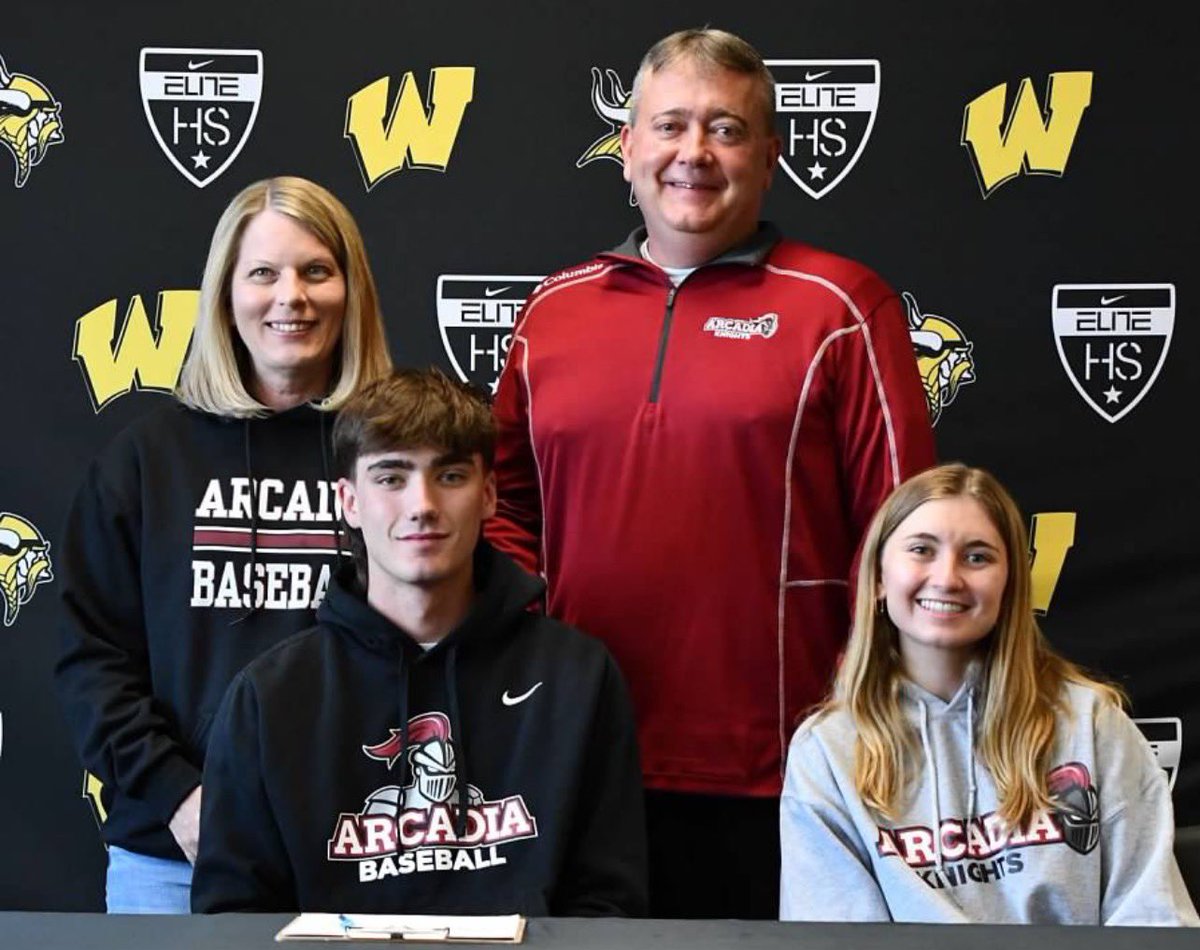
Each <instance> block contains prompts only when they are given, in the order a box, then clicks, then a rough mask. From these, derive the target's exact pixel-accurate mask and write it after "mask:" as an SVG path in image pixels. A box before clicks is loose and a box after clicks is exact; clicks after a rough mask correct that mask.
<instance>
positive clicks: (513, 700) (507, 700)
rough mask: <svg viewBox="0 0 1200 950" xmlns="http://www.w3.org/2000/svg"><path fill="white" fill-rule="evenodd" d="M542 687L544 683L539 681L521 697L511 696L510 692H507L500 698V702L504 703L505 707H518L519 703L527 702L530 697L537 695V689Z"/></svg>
mask: <svg viewBox="0 0 1200 950" xmlns="http://www.w3.org/2000/svg"><path fill="white" fill-rule="evenodd" d="M541 685H542V681H541V680H538V681H537V682H536V683H534V684H533V685H532V686H530V687H529V689H527V690H525V692H523V693H522V694H521V695H520V696H509V695H508V690H505V691H504V693H503V694H502V695H501V696H500V702H502V703H504V705H505V706H516V705H517V704H518V703H523V702H525V700H527V699H528V698H529V697H530V696H532V695H533V694H534V693H536V692H537V688H538V687H539V686H541Z"/></svg>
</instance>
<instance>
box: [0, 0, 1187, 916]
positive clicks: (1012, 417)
mask: <svg viewBox="0 0 1200 950" xmlns="http://www.w3.org/2000/svg"><path fill="white" fill-rule="evenodd" d="M1105 6H1106V5H1102V4H1095V3H1089V4H1082V3H1077V2H1058V3H1044V2H1039V0H1007V2H1004V3H996V2H990V0H987V2H977V3H973V4H961V3H958V2H954V0H938V2H915V3H908V4H894V3H887V2H884V0H869V2H868V0H840V2H826V0H810V2H806V3H803V4H787V5H785V4H781V3H767V2H756V0H747V2H743V3H739V4H736V5H732V6H730V5H728V4H715V3H706V2H695V0H692V2H687V3H684V2H680V0H650V2H649V3H645V2H634V0H610V2H608V3H605V4H585V3H576V4H565V3H551V2H545V0H526V2H523V3H512V4H507V5H500V4H485V3H482V2H479V0H468V2H464V3H459V4H451V3H445V4H429V3H407V2H382V0H379V2H360V0H347V2H343V3H340V4H334V5H330V4H323V3H317V2H314V0H292V2H290V3H287V4H283V3H265V2H261V0H260V2H249V0H241V2H236V3H235V2H232V0H209V2H207V3H203V4H160V3H148V2H123V3H122V2H118V3H108V4H84V3H69V2H66V0H41V2H39V3H36V4H35V3H33V2H23V0H14V2H12V3H6V4H5V6H4V13H3V17H2V20H3V23H2V25H0V59H2V60H3V69H2V70H0V262H2V265H0V286H2V291H0V363H2V365H3V367H4V371H3V374H2V376H0V378H2V379H3V381H4V387H3V389H4V399H3V403H2V406H3V410H2V416H3V427H2V433H3V434H2V436H0V439H2V443H0V444H2V445H3V450H2V457H3V465H2V466H0V596H2V598H3V624H2V625H0V841H3V842H4V853H3V857H0V908H3V909H72V910H74V909H80V910H82V909H99V908H100V907H101V906H102V897H101V894H102V883H101V882H102V869H103V865H104V848H103V845H102V844H101V842H100V837H99V835H98V833H97V827H96V822H97V820H99V819H100V818H101V817H102V805H101V804H100V802H101V799H100V798H99V797H98V796H97V795H96V794H95V791H96V790H95V788H94V787H90V786H87V785H85V783H84V779H83V776H82V773H81V770H80V767H79V765H78V762H77V760H76V758H75V755H74V753H73V751H72V749H71V746H70V742H69V740H68V738H67V734H66V729H65V726H64V723H63V720H62V716H61V714H60V712H59V710H58V706H57V703H56V701H55V699H54V696H53V692H52V689H51V669H52V667H53V663H54V658H55V652H56V643H57V631H56V616H57V603H56V593H57V591H56V583H55V581H54V562H55V557H56V553H57V547H58V545H59V542H60V538H59V531H60V527H61V524H62V521H63V518H64V516H65V512H66V507H67V505H68V503H69V501H70V498H71V496H72V494H73V493H74V490H75V488H76V486H77V484H78V483H79V481H80V479H81V477H82V475H83V472H84V469H85V466H86V465H87V463H88V461H89V460H90V459H91V458H92V456H93V455H94V454H95V453H96V452H97V451H98V450H99V449H100V448H101V447H102V446H103V445H104V444H105V443H107V442H108V441H109V440H110V439H111V438H112V437H113V436H114V434H115V433H116V432H117V431H119V430H120V429H121V428H122V427H124V426H125V425H127V424H128V423H129V422H130V421H131V420H132V419H134V418H135V417H137V416H139V415H141V414H143V413H145V412H147V411H148V410H149V409H151V408H152V407H153V406H155V405H157V404H158V403H159V402H160V401H161V400H163V399H166V398H169V397H168V396H165V395H163V393H165V392H168V391H169V390H170V389H171V387H172V385H173V384H174V382H175V379H176V376H177V374H178V371H179V366H180V363H181V361H182V359H183V355H184V353H185V352H186V349H187V345H188V341H189V339H190V334H191V328H192V322H193V320H194V317H195V307H196V289H197V288H198V286H199V281H200V273H201V270H202V266H203V262H204V257H205V255H206V253H207V248H208V242H209V239H210V236H211V233H212V228H213V226H214V224H215V223H216V219H217V217H218V215H219V214H220V212H221V210H222V209H223V208H224V206H225V205H226V204H227V203H228V201H229V199H230V198H231V197H232V196H233V195H234V194H235V193H236V192H237V191H238V190H240V189H241V188H242V187H244V186H245V185H246V184H248V183H250V182H252V181H255V180H258V179H260V178H264V177H267V176H271V175H278V174H296V175H303V176H305V177H308V178H312V179H314V180H316V181H318V182H320V183H322V184H324V185H325V186H327V187H328V188H330V189H331V190H332V191H333V192H335V193H336V194H337V195H338V196H339V197H341V198H342V199H343V200H344V201H345V202H346V204H347V206H348V207H349V208H350V210H351V211H352V212H353V213H354V214H355V216H356V217H357V219H358V221H359V223H360V225H361V226H362V230H363V233H364V236H365V239H366V243H367V248H368V250H369V252H370V255H371V260H372V264H373V267H374V270H375V274H376V277H377V279H378V282H379V287H380V291H381V294H382V299H383V303H384V311H385V315H386V320H387V327H388V334H389V339H390V341H391V345H392V350H393V355H394V356H395V358H396V360H397V362H398V363H400V364H421V365H427V364H431V363H432V364H438V365H441V366H442V367H444V368H445V369H447V371H450V372H454V373H457V374H458V375H459V376H461V377H463V378H470V379H472V380H474V381H475V382H477V383H479V384H481V385H484V386H489V385H491V384H493V383H494V380H495V377H496V374H497V372H498V370H499V367H500V365H501V363H502V360H503V357H504V353H505V352H506V350H507V345H508V334H509V332H510V329H511V326H512V322H513V319H514V317H515V315H516V313H517V311H518V309H519V307H520V303H521V301H522V300H523V299H524V298H525V296H526V295H527V294H528V293H529V291H530V290H531V288H532V287H533V286H534V285H535V284H536V283H537V281H538V280H539V279H540V277H541V276H542V275H545V274H547V273H549V272H551V271H552V270H555V269H558V268H560V267H563V266H566V265H568V264H571V263H574V262H577V261H579V260H582V259H584V258H586V257H587V256H589V255H590V254H591V253H593V252H594V251H596V250H598V249H600V248H603V247H608V246H612V245H614V244H616V243H617V242H618V241H619V240H620V239H621V238H622V237H624V235H625V234H626V233H627V232H628V231H629V230H630V229H631V228H632V227H633V226H635V225H636V224H637V223H638V222H639V216H638V213H637V209H636V208H634V207H632V205H631V202H630V192H629V187H628V185H627V184H626V183H625V182H624V181H623V180H622V177H621V168H620V162H621V155H620V143H619V140H618V139H617V138H616V134H617V132H618V130H619V128H620V124H621V122H622V120H623V117H624V115H625V111H626V109H627V101H628V92H629V89H630V86H631V84H632V80H633V73H634V70H635V69H636V66H637V63H638V60H639V59H640V57H641V55H642V53H643V52H644V51H645V49H646V48H647V47H648V46H649V45H650V44H651V43H652V42H653V41H654V40H656V39H658V38H659V37H661V36H663V35H665V34H666V33H668V32H671V31H672V30H675V29H678V28H681V27H685V26H697V25H702V24H705V23H708V24H711V25H714V26H720V27H722V28H725V29H729V30H732V31H734V32H736V33H738V34H740V35H742V36H744V37H745V38H747V39H748V40H750V41H751V42H752V43H754V44H755V45H756V46H757V47H758V48H759V49H760V51H761V52H762V53H763V55H764V57H765V58H767V59H768V60H769V61H770V63H771V64H772V68H773V70H774V71H775V74H776V77H777V79H778V81H779V88H778V92H777V104H778V107H779V132H780V134H781V136H782V137H783V142H784V153H783V156H782V158H781V162H780V166H781V167H780V169H779V172H778V174H777V175H776V179H775V183H774V187H773V189H772V192H771V194H770V196H769V198H768V202H767V214H768V216H769V217H771V218H772V219H774V220H775V221H776V222H778V223H779V224H780V225H781V226H782V228H783V229H784V230H785V232H787V233H788V234H789V235H791V236H793V237H797V238H800V239H802V240H806V241H809V242H811V243H814V244H817V245H820V246H824V247H828V248H830V249H832V250H836V251H838V252H841V253H843V254H847V255H849V256H852V257H856V258H859V259H861V260H863V261H865V262H867V263H868V264H870V265H871V266H872V267H874V268H875V269H877V270H878V271H879V272H880V273H881V274H882V275H883V276H884V277H885V278H886V279H887V280H888V281H889V282H890V283H891V284H892V286H894V287H895V288H896V289H897V290H898V291H900V292H903V294H904V296H905V301H906V304H907V307H908V313H909V321H910V326H911V332H912V338H913V345H914V349H915V351H916V353H917V356H918V360H919V363H920V366H921V370H922V373H923V375H924V376H925V380H926V388H927V394H928V398H929V402H930V411H931V413H932V414H933V416H934V417H935V418H936V420H937V423H936V430H935V431H936V434H937V439H938V448H939V455H940V457H941V458H943V459H945V460H950V459H961V460H964V461H967V462H970V463H972V464H976V465H982V466H984V467H987V468H989V469H991V470H992V471H994V472H995V473H996V474H997V475H998V476H999V477H1000V478H1001V479H1002V480H1003V481H1004V482H1005V483H1006V484H1007V485H1008V486H1009V487H1010V488H1011V489H1012V490H1013V492H1014V494H1015V495H1016V496H1017V499H1018V501H1019V502H1020V504H1021V505H1022V507H1023V509H1024V510H1025V511H1026V512H1027V514H1028V516H1029V518H1030V526H1031V529H1032V533H1033V548H1034V550H1033V551H1031V558H1032V563H1033V570H1034V575H1035V586H1036V589H1037V599H1038V607H1039V611H1040V612H1041V613H1042V614H1043V615H1044V616H1043V625H1044V629H1045V630H1046V632H1047V634H1048V636H1049V637H1050V638H1051V640H1052V641H1053V642H1054V643H1055V645H1056V646H1057V647H1059V648H1060V649H1061V650H1062V651H1063V652H1065V653H1066V654H1067V655H1068V656H1069V657H1071V658H1072V659H1075V660H1076V661H1078V662H1081V663H1083V664H1084V665H1086V666H1088V667H1091V668H1093V669H1096V670H1100V671H1103V672H1104V673H1107V674H1108V675H1110V676H1112V677H1114V678H1116V679H1117V680H1118V681H1119V682H1121V683H1122V684H1123V685H1124V686H1125V687H1126V688H1127V689H1128V690H1129V692H1130V695H1131V697H1132V700H1133V703H1134V716H1135V717H1136V718H1137V719H1138V720H1139V722H1140V723H1141V725H1142V728H1143V730H1144V731H1145V732H1146V734H1147V736H1148V737H1149V738H1150V740H1151V742H1152V743H1153V744H1154V747H1155V750H1156V752H1157V754H1158V756H1159V761H1160V764H1161V765H1162V766H1163V768H1164V769H1166V770H1167V772H1168V774H1169V776H1170V779H1171V782H1172V787H1173V794H1174V801H1175V807H1176V813H1177V819H1178V821H1179V823H1180V824H1196V823H1200V739H1198V738H1197V734H1198V732H1200V690H1197V684H1200V650H1198V649H1197V628H1198V627H1200V583H1198V580H1200V545H1197V543H1196V537H1197V535H1198V534H1200V498H1198V497H1197V493H1196V491H1195V489H1194V485H1195V475H1194V472H1195V468H1194V461H1189V460H1194V451H1193V450H1191V449H1188V448H1187V446H1188V445H1189V444H1190V443H1191V442H1192V440H1193V438H1194V436H1187V435H1186V433H1187V431H1189V430H1191V425H1190V424H1188V423H1187V422H1186V420H1187V418H1188V416H1187V413H1188V409H1187V406H1189V405H1192V406H1194V405H1195V404H1196V397H1195V390H1194V389H1193V388H1192V382H1191V380H1192V377H1191V375H1190V370H1189V369H1188V367H1189V366H1190V365H1191V354H1192V353H1193V352H1194V349H1193V348H1194V347H1196V346H1197V341H1196V335H1195V334H1194V333H1193V329H1192V324H1191V321H1190V319H1188V317H1187V314H1188V313H1190V312H1191V305H1192V301H1193V300H1194V298H1195V292H1196V287H1195V278H1194V265H1193V263H1192V258H1193V256H1194V247H1195V245H1194V243H1192V239H1189V238H1187V237H1186V235H1187V233H1189V232H1188V231H1187V229H1186V228H1185V224H1186V223H1187V222H1186V220H1185V218H1186V217H1187V216H1188V215H1191V214H1194V208H1193V210H1188V206H1189V205H1190V204H1193V203H1194V185H1193V179H1192V177H1191V176H1192V174H1193V168H1192V165H1193V164H1194V158H1195V155H1196V144H1197V143H1196V132H1195V122H1194V121H1193V118H1192V113H1193V112H1194V109H1193V108H1192V106H1193V99H1194V96H1195V92H1196V81H1195V74H1194V67H1193V65H1192V54H1193V50H1192V48H1191V47H1192V46H1193V45H1194V44H1193V43H1191V42H1189V41H1190V40H1192V39H1194V31H1193V30H1187V29H1184V28H1183V27H1182V25H1181V23H1179V22H1177V18H1175V17H1173V16H1171V15H1169V14H1168V13H1167V6H1166V4H1165V3H1159V2H1156V0H1151V2H1142V3H1138V4H1125V5H1121V6H1120V7H1119V8H1115V9H1105ZM1188 195H1192V196H1193V197H1192V198H1188ZM1189 247H1190V248H1192V250H1188V248H1189ZM700 516H702V514H701V513H698V517H700Z"/></svg>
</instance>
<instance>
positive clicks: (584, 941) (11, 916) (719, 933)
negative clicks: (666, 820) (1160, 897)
mask: <svg viewBox="0 0 1200 950" xmlns="http://www.w3.org/2000/svg"><path fill="white" fill-rule="evenodd" d="M291 919H292V915H290V914H261V915H259V914H223V915H218V916H211V917H202V916H197V917H120V916H117V917H108V916H105V915H104V914H34V913H17V912H8V913H0V948H3V950H26V948H28V950H84V948H87V950H235V948H236V950H255V948H261V950H268V948H275V950H286V948H288V947H318V946H319V947H325V948H326V950H328V947H329V946H330V943H329V942H327V941H326V942H311V943H310V942H307V941H305V942H300V941H288V942H287V943H282V944H277V943H275V942H274V937H275V934H276V932H277V931H278V930H279V929H280V928H281V927H282V926H283V925H284V924H286V923H287V922H288V921H289V920H291ZM347 945H349V946H357V947H362V946H372V945H375V946H378V945H379V944H377V943H373V942H368V943H365V944H364V943H362V942H357V941H356V942H354V943H350V944H347ZM419 946H426V947H428V946H431V944H420V945H419ZM523 946H527V947H545V948H554V950H642V948H646V950H652V948H653V950H668V948H669V950H718V948H720V950H767V948H772V950H774V948H785V947H786V948H788V950H801V948H802V950H876V948H878V950H949V948H955V947H964V948H970V950H1110V948H1116V947H1121V948H1131V950H1200V932H1197V931H1195V930H1154V929H1142V928H1122V927H1112V928H1106V927H984V926H940V927H939V926H929V925H916V924H781V923H773V922H769V921H736V920H721V921H709V920H576V919H561V918H560V919H553V918H538V919H535V920H531V921H529V926H528V927H527V929H526V931H525V943H524V944H523Z"/></svg>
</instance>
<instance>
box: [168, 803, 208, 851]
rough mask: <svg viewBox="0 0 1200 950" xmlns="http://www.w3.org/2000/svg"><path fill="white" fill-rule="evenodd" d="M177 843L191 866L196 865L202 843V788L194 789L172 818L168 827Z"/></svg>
mask: <svg viewBox="0 0 1200 950" xmlns="http://www.w3.org/2000/svg"><path fill="white" fill-rule="evenodd" d="M167 828H169V829H170V831H171V834H173V835H174V836H175V841H176V843H178V845H179V847H180V848H181V849H182V851H183V856H184V857H185V858H187V859H188V863H189V864H195V863H196V848H197V846H198V845H199V843H200V786H199V785H197V786H196V787H195V788H194V789H192V794H190V795H189V796H188V797H187V798H185V799H184V800H183V804H182V805H180V806H179V807H178V808H177V809H176V810H175V814H174V815H172V816H171V821H170V824H168V825H167Z"/></svg>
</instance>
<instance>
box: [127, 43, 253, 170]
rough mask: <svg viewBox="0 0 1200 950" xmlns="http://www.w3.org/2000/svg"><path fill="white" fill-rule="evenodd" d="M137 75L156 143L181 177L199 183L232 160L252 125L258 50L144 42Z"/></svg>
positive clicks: (223, 168)
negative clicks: (170, 46)
mask: <svg viewBox="0 0 1200 950" xmlns="http://www.w3.org/2000/svg"><path fill="white" fill-rule="evenodd" d="M138 81H139V85H140V86H141V90H142V107H143V108H144V109H145V110H146V120H147V121H148V122H149V123H150V131H152V132H153V133H154V138H155V140H156V141H157V142H158V145H159V148H161V149H162V150H163V154H164V155H166V156H167V158H168V159H169V160H170V162H171V164H172V165H174V166H175V167H176V168H177V169H178V170H179V173H180V174H181V175H183V177H184V178H186V179H187V180H188V181H190V182H191V183H192V184H193V185H195V186H196V187H197V188H203V187H204V186H205V185H210V184H212V183H213V182H214V181H216V179H217V178H219V177H220V175H221V173H222V172H224V171H225V169H227V168H228V167H229V166H230V165H232V164H233V160H234V159H235V158H237V157H238V153H239V152H241V150H242V147H243V146H244V145H245V144H246V140H247V139H248V138H249V137H250V130H251V129H252V128H254V120H255V119H256V118H257V117H258V103H259V100H260V99H261V98H262V86H263V57H262V52H261V51H260V50H251V49H178V48H170V49H165V48H157V47H146V48H144V49H143V50H142V57H141V63H140V66H139V69H138Z"/></svg>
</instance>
